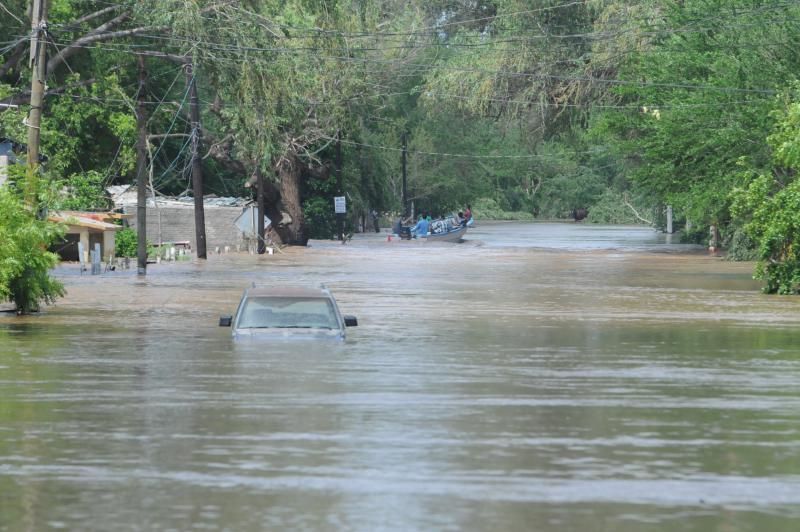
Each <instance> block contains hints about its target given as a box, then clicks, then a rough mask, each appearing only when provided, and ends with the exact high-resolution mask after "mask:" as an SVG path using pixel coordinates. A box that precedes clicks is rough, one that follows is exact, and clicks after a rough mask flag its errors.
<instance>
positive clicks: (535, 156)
mask: <svg viewBox="0 0 800 532" xmlns="http://www.w3.org/2000/svg"><path fill="white" fill-rule="evenodd" d="M320 139H324V140H331V141H336V140H339V141H340V142H342V143H343V144H349V145H351V146H363V147H366V148H375V149H378V150H386V151H395V152H402V151H403V148H396V147H393V146H381V145H378V144H367V143H365V142H355V141H352V140H346V139H336V138H334V137H326V136H324V135H320ZM607 152H608V150H589V151H583V152H574V153H573V154H574V155H595V154H598V153H607ZM407 153H413V154H416V155H428V156H435V157H461V158H465V159H547V158H550V157H553V156H552V155H545V154H531V155H475V154H472V153H446V152H434V151H419V150H410V151H408V152H407Z"/></svg>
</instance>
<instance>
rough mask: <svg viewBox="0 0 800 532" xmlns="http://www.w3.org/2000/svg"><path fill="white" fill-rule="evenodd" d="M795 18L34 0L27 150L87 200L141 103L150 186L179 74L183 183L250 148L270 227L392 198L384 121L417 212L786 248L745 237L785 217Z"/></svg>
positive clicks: (171, 148)
mask: <svg viewBox="0 0 800 532" xmlns="http://www.w3.org/2000/svg"><path fill="white" fill-rule="evenodd" d="M3 6H4V8H5V10H6V11H7V14H8V16H5V15H4V16H3V17H0V30H2V33H3V35H5V36H6V38H5V41H4V42H2V43H0V101H1V102H2V103H3V104H5V106H3V107H0V135H2V136H3V137H9V138H15V139H23V138H24V137H25V129H26V126H25V125H24V124H23V121H22V118H23V117H24V116H25V113H26V112H27V105H28V102H29V98H30V91H29V90H28V89H27V87H28V80H29V79H30V65H29V61H28V57H29V36H30V22H29V16H30V15H29V6H28V2H26V1H24V0H6V1H4V2H3ZM799 23H800V6H798V4H797V3H795V2H786V1H785V0H682V1H680V2H675V1H672V0H638V1H636V2H627V1H621V0H584V1H566V0H540V1H537V2H529V1H523V0H492V1H489V0H408V1H397V0H327V1H320V0H284V1H280V2H272V1H271V2H267V1H260V0H250V1H247V2H230V1H227V0H146V1H132V0H121V1H119V2H115V3H109V2H104V1H99V0H52V2H51V7H50V16H49V25H48V41H49V43H48V62H47V63H48V64H47V66H48V68H47V71H48V88H47V93H46V98H45V109H44V117H45V118H44V121H43V123H42V130H41V132H42V152H43V153H45V154H46V155H47V156H48V163H47V165H46V167H45V170H44V171H45V174H46V175H47V177H48V178H49V179H50V180H51V181H52V182H53V183H56V184H57V188H60V190H62V191H64V193H63V199H62V203H63V204H64V205H66V206H80V207H82V208H104V207H105V205H103V200H102V197H101V196H102V189H103V187H105V186H107V185H110V184H125V183H131V182H132V181H133V180H134V178H135V175H136V151H135V146H136V138H137V125H136V114H137V107H136V105H137V101H142V102H144V105H146V109H147V113H148V119H147V139H148V158H147V159H148V161H147V174H148V182H149V188H151V193H161V194H172V195H180V194H187V193H191V180H190V172H191V164H190V159H189V154H190V152H191V136H190V133H191V124H190V118H189V113H188V108H189V102H188V99H189V98H188V92H189V91H188V82H189V81H190V80H194V81H195V82H196V83H197V86H198V89H199V100H200V107H201V116H202V137H203V141H204V150H203V153H202V154H201V156H202V164H203V168H204V175H205V176H206V177H205V184H204V187H205V191H206V192H209V193H214V194H219V195H244V194H249V193H250V192H249V191H250V190H252V188H250V187H249V186H248V185H249V184H251V181H252V179H251V177H252V174H253V172H254V171H255V169H256V168H259V169H260V170H261V171H262V172H263V173H264V174H265V175H267V176H268V181H269V183H270V187H271V188H270V194H269V198H268V199H269V205H270V207H269V208H270V209H271V210H272V211H271V212H272V214H275V213H280V212H281V211H282V212H286V213H288V214H289V215H290V217H291V219H292V222H291V224H290V225H289V226H288V227H287V228H285V230H284V232H283V234H281V235H280V237H281V238H282V239H284V240H285V241H287V242H295V243H304V242H305V241H306V240H307V238H308V237H309V236H311V235H314V236H324V235H330V234H332V228H331V224H332V221H333V215H332V209H333V206H332V202H331V201H330V200H331V198H332V196H334V195H337V194H339V193H343V194H345V195H347V196H348V197H349V199H350V205H351V207H352V208H353V210H354V212H356V213H357V212H366V211H368V210H371V209H373V208H374V209H377V210H379V211H381V212H387V213H388V212H393V213H400V212H402V211H403V210H404V206H403V205H402V198H401V190H402V185H401V182H402V180H401V151H402V145H403V139H404V138H405V139H406V141H407V146H408V192H409V199H410V200H411V201H412V202H413V204H414V206H415V207H416V208H417V209H418V210H419V209H422V210H426V211H432V212H435V213H440V212H445V211H446V210H448V209H457V208H459V207H460V206H462V205H463V204H464V203H466V202H472V203H475V204H476V205H483V206H486V210H487V214H488V213H489V211H491V212H495V211H496V212H497V213H501V212H502V211H507V212H517V213H523V214H524V215H526V216H536V217H540V218H561V217H566V216H568V215H569V212H570V211H572V210H573V209H579V208H588V209H589V213H590V215H589V219H590V220H594V221H607V222H617V223H619V222H629V223H634V222H642V221H644V220H649V221H653V222H654V223H656V224H658V223H659V220H660V219H661V218H662V217H663V209H664V206H665V205H667V204H669V205H671V206H673V207H674V210H675V212H676V216H677V218H678V220H680V221H686V222H689V224H687V227H689V226H690V228H688V229H687V230H686V236H687V238H689V239H695V240H696V241H702V240H703V239H705V238H707V235H708V231H709V227H710V226H714V227H715V229H716V230H718V231H719V232H721V236H722V239H723V242H724V243H725V244H726V245H727V246H729V247H732V248H735V247H737V246H744V247H748V246H749V247H751V248H753V249H754V250H761V251H759V252H758V253H760V256H761V257H762V260H768V261H777V262H779V263H787V264H788V263H789V262H791V261H790V260H789V259H787V257H788V255H787V254H786V253H783V252H776V251H775V248H773V247H772V244H769V245H767V244H765V242H768V241H770V242H774V241H780V240H781V239H782V238H789V237H788V236H786V232H785V231H782V230H777V229H776V230H775V231H772V229H774V228H775V227H777V225H780V223H779V222H778V219H782V218H781V216H782V214H781V213H784V212H788V211H787V210H788V209H790V208H793V205H794V204H793V203H792V201H794V200H793V199H792V198H793V196H791V194H790V193H789V192H788V191H790V190H792V187H793V186H794V183H795V175H796V165H795V163H794V162H793V161H789V160H787V159H786V158H785V155H784V154H785V152H786V151H787V150H789V148H787V147H786V146H787V145H791V140H786V138H784V137H787V138H788V137H791V135H790V134H789V133H785V132H786V131H788V132H792V131H794V129H792V128H793V127H795V126H796V123H795V122H793V121H792V118H791V117H792V116H793V115H792V109H793V108H792V105H794V104H793V103H792V102H795V101H796V100H795V99H794V94H795V92H794V91H795V87H796V85H795V84H796V79H797V75H796V72H798V71H800V68H799V67H800V52H798V49H799V48H798V44H799V41H800V24H799ZM140 57H144V58H145V68H146V75H147V78H146V84H145V87H144V92H145V94H141V93H140V89H139V83H138V76H139V68H138V61H139V58H140ZM15 105H16V106H19V108H16V107H13V106H15ZM782 131H783V132H784V133H781V132H782ZM754 176H758V177H754ZM92 189H94V192H93V191H92ZM98 191H99V192H98ZM76 196H77V197H79V198H80V199H79V200H76V199H75V197H76ZM70 198H71V199H70ZM742 198H745V199H742ZM269 212H270V211H269V210H268V213H269ZM477 215H478V216H480V212H478V213H477ZM776 224H777V225H776ZM776 231H777V232H776ZM740 237H741V238H740ZM745 237H746V238H745ZM776 239H777V240H776ZM765 245H767V248H769V249H770V250H771V251H769V252H766V251H764V250H765V249H767V248H765V247H764V246H765ZM769 264H771V263H767V262H764V263H763V267H762V268H763V269H762V270H760V271H763V272H766V273H764V276H765V280H766V282H767V283H766V284H767V288H768V289H769V290H770V291H784V292H785V291H789V292H795V291H797V290H798V283H797V281H796V278H792V277H791V276H789V277H790V278H792V279H795V280H793V281H786V282H784V281H781V282H779V283H778V284H775V283H774V282H772V277H771V274H770V273H769V272H772V271H775V268H773V267H771V266H769ZM792 268H794V266H791V267H790V269H792ZM792 271H794V270H792ZM785 277H786V276H783V277H782V278H785ZM787 282H788V285H787V284H786V283H787Z"/></svg>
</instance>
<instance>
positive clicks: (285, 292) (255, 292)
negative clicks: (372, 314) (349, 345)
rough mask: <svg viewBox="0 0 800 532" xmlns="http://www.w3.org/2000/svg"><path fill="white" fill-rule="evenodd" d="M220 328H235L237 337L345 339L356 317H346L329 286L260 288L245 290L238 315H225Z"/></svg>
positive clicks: (237, 311)
mask: <svg viewBox="0 0 800 532" xmlns="http://www.w3.org/2000/svg"><path fill="white" fill-rule="evenodd" d="M219 325H220V327H231V328H232V330H233V336H234V338H251V337H255V336H279V337H288V336H292V337H300V338H311V339H323V338H332V339H340V340H344V338H345V328H346V327H355V326H356V325H358V320H357V319H356V317H355V316H342V314H341V313H340V312H339V307H338V306H337V305H336V300H335V299H334V298H333V294H331V291H330V290H328V289H327V288H326V287H325V286H320V287H319V288H310V287H258V286H255V285H253V286H252V287H251V288H248V289H247V290H245V292H244V295H242V300H241V301H240V302H239V308H238V309H237V310H236V315H235V316H221V317H220V319H219Z"/></svg>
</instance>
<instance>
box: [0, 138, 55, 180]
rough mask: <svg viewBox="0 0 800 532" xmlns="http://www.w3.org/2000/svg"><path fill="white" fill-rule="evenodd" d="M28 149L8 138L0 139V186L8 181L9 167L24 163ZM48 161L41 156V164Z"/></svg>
mask: <svg viewBox="0 0 800 532" xmlns="http://www.w3.org/2000/svg"><path fill="white" fill-rule="evenodd" d="M27 151H28V147H27V146H26V145H25V144H22V143H21V142H17V141H15V140H13V139H10V138H7V137H0V186H2V185H3V184H4V183H5V182H6V181H7V180H8V167H9V166H11V165H12V164H16V163H17V162H20V163H24V162H25V158H24V157H23V155H24V154H25V153H27ZM45 161H47V157H45V156H44V155H39V162H40V163H43V162H45Z"/></svg>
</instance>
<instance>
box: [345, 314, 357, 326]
mask: <svg viewBox="0 0 800 532" xmlns="http://www.w3.org/2000/svg"><path fill="white" fill-rule="evenodd" d="M344 326H345V327H357V326H358V320H357V319H356V317H355V316H345V317H344Z"/></svg>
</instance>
